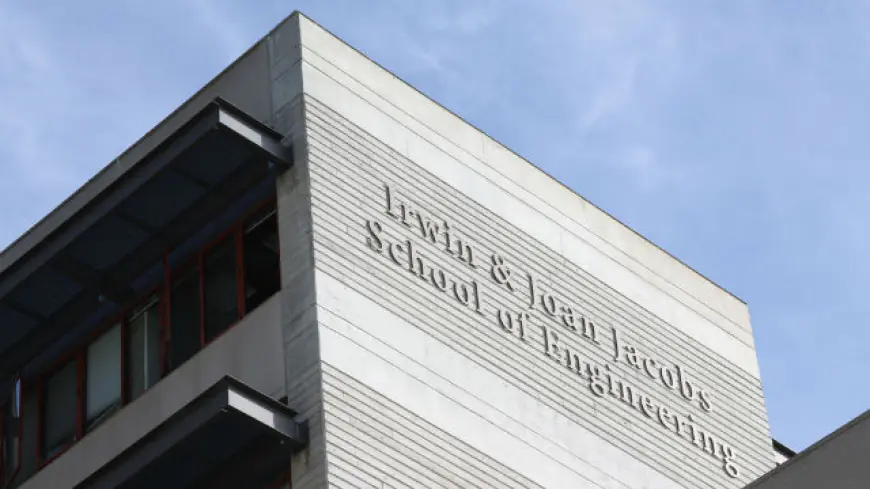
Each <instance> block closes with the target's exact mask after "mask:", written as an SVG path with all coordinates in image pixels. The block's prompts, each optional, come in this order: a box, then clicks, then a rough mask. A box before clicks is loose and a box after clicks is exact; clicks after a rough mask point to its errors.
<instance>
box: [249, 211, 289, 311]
mask: <svg viewBox="0 0 870 489" xmlns="http://www.w3.org/2000/svg"><path fill="white" fill-rule="evenodd" d="M242 240H243V241H242V242H243V246H242V249H243V257H244V258H243V260H244V268H243V269H244V275H245V280H244V281H245V312H246V313H248V312H251V311H252V310H254V309H256V308H257V307H259V306H260V304H262V303H263V302H265V301H266V299H268V298H269V297H272V295H274V294H275V293H276V292H278V291H279V290H280V289H281V265H280V262H279V259H278V257H279V253H278V214H277V213H276V212H275V208H274V207H272V206H268V207H266V208H265V210H264V211H261V212H258V213H256V214H254V215H253V216H252V217H251V218H250V219H248V220H247V221H246V222H245V227H244V237H243V238H242Z"/></svg>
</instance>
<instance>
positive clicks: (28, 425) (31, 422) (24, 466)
mask: <svg viewBox="0 0 870 489" xmlns="http://www.w3.org/2000/svg"><path fill="white" fill-rule="evenodd" d="M38 412H39V397H38V396H37V389H30V390H28V391H27V392H24V393H22V398H21V423H22V425H21V428H22V431H21V434H22V440H21V465H20V467H19V469H18V475H16V476H15V480H14V481H13V482H12V483H11V484H10V485H9V487H18V486H20V485H21V483H22V482H24V481H25V480H27V479H28V478H30V476H31V475H33V474H34V472H36V431H37V430H36V428H37V422H38V417H37V413H38Z"/></svg>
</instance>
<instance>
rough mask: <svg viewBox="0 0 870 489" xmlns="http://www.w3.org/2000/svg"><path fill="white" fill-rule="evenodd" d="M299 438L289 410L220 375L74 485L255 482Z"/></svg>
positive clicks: (281, 468) (276, 468)
mask: <svg viewBox="0 0 870 489" xmlns="http://www.w3.org/2000/svg"><path fill="white" fill-rule="evenodd" d="M307 445H308V429H307V425H306V424H305V423H300V422H297V421H296V420H295V413H294V412H293V411H292V410H290V409H289V408H288V407H287V406H285V405H283V404H281V403H279V402H278V401H275V400H273V399H271V398H269V397H268V396H266V395H264V394H262V393H259V392H257V391H256V390H254V389H252V388H250V387H248V386H246V385H244V384H242V383H240V382H238V381H236V380H234V379H232V378H230V377H225V378H224V379H223V380H221V381H220V382H218V383H217V384H215V385H214V386H212V387H211V388H209V389H208V391H206V392H205V393H204V394H202V395H201V396H199V397H198V398H196V399H195V400H193V401H192V402H191V403H190V404H188V405H187V406H185V407H184V408H183V409H181V410H180V411H179V412H178V413H176V414H175V415H173V416H172V417H171V418H170V419H169V420H167V421H166V422H165V423H163V424H162V425H160V426H159V427H157V428H156V429H155V430H154V431H152V432H151V433H149V434H148V435H146V436H145V437H143V439H142V440H140V441H139V442H137V443H136V444H135V445H134V446H132V447H130V448H129V449H127V450H126V451H124V452H123V453H122V454H120V455H119V456H118V457H116V458H115V459H114V460H112V461H111V462H109V463H108V464H106V465H105V466H104V467H103V468H102V469H100V470H99V471H98V472H96V473H95V474H93V475H92V476H91V477H89V478H88V479H86V480H85V481H83V482H82V483H80V484H78V485H76V486H75V487H76V489H104V488H105V489H110V488H111V489H115V488H118V489H140V488H141V489H146V488H148V489H150V488H154V487H159V488H161V489H186V488H200V487H202V488H206V487H208V488H210V489H214V488H223V487H225V488H227V489H229V488H232V489H245V488H248V487H250V488H257V489H259V488H261V487H263V486H264V485H265V484H267V483H269V482H272V481H274V480H275V479H276V477H278V476H280V475H281V474H286V473H287V471H289V469H290V457H291V456H292V455H293V454H294V453H296V452H298V451H300V450H302V449H304V448H305V447H306V446H307Z"/></svg>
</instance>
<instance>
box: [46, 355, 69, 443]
mask: <svg viewBox="0 0 870 489" xmlns="http://www.w3.org/2000/svg"><path fill="white" fill-rule="evenodd" d="M44 389H45V392H44V394H43V395H44V396H45V426H44V429H45V431H44V439H43V445H42V446H43V450H44V451H43V457H44V458H49V457H51V456H52V455H54V454H55V453H56V452H57V450H58V449H59V448H62V447H64V446H65V445H66V444H68V443H70V442H72V441H75V436H76V362H75V361H72V362H69V363H67V364H66V365H65V366H64V367H63V368H61V369H60V370H58V371H57V372H55V373H54V374H52V375H51V376H49V377H48V379H47V380H46V381H45V384H44Z"/></svg>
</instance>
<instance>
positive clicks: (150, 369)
mask: <svg viewBox="0 0 870 489" xmlns="http://www.w3.org/2000/svg"><path fill="white" fill-rule="evenodd" d="M159 315H160V303H159V302H158V301H157V300H156V299H152V300H151V301H150V302H149V303H148V304H146V305H145V307H143V308H142V309H141V310H139V311H137V312H134V313H133V314H132V315H131V316H130V318H129V319H128V320H127V324H128V327H129V330H128V332H127V336H128V338H129V340H128V344H127V375H128V388H129V396H130V400H131V401H132V400H134V399H137V398H138V397H139V396H141V395H142V393H143V392H145V391H146V390H148V389H149V388H151V386H153V385H154V384H155V383H157V381H158V380H159V379H160V350H159V347H160V341H159V335H160V325H159V322H158V321H159V317H160V316H159Z"/></svg>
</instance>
